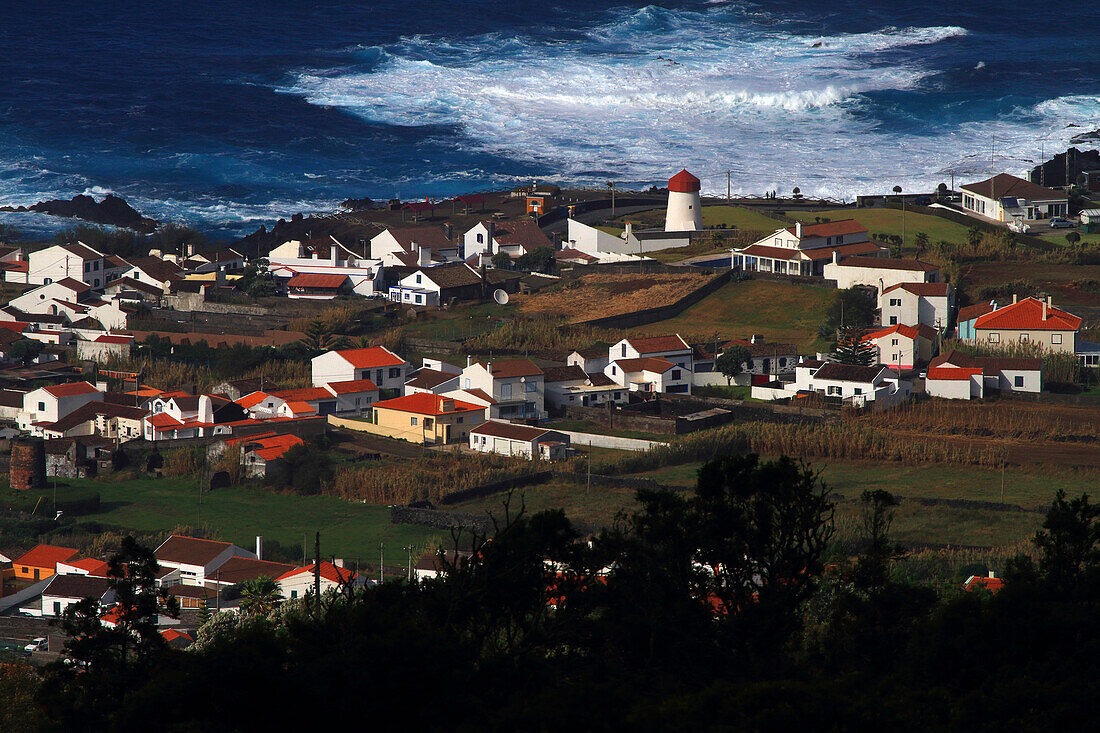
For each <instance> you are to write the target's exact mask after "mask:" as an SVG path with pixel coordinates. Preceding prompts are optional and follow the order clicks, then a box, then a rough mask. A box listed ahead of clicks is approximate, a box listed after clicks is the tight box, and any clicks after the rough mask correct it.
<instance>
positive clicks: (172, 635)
mask: <svg viewBox="0 0 1100 733" xmlns="http://www.w3.org/2000/svg"><path fill="white" fill-rule="evenodd" d="M160 635H161V636H163V637H164V640H165V641H175V640H177V639H184V640H186V641H194V639H192V638H191V635H190V634H188V633H186V632H184V631H178V630H176V629H165V630H164V631H162V632H160Z"/></svg>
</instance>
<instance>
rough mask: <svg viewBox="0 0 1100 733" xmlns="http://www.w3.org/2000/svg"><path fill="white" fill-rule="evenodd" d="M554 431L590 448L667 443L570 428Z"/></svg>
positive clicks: (642, 448)
mask: <svg viewBox="0 0 1100 733" xmlns="http://www.w3.org/2000/svg"><path fill="white" fill-rule="evenodd" d="M553 429H554V430H555V431H556V432H559V433H561V434H562V435H568V436H569V442H570V443H572V444H573V445H587V446H591V447H592V448H612V449H614V450H632V451H646V450H649V449H650V448H656V447H657V446H659V445H667V443H662V442H659V441H655V440H640V439H638V438H620V437H618V436H616V435H599V434H597V433H577V432H573V431H572V430H558V429H557V428H553Z"/></svg>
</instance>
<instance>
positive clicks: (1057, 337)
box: [1050, 333, 1062, 344]
mask: <svg viewBox="0 0 1100 733" xmlns="http://www.w3.org/2000/svg"><path fill="white" fill-rule="evenodd" d="M1050 343H1052V344H1060V343H1062V334H1060V333H1052V334H1050Z"/></svg>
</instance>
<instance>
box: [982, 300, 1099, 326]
mask: <svg viewBox="0 0 1100 733" xmlns="http://www.w3.org/2000/svg"><path fill="white" fill-rule="evenodd" d="M1043 305H1044V304H1043V301H1041V300H1039V299H1037V298H1024V299H1023V300H1021V301H1020V302H1018V303H1012V304H1011V305H1006V306H1004V307H1003V308H998V309H997V310H995V311H992V312H990V313H986V314H985V315H984V316H979V317H978V319H977V320H976V321H974V328H982V329H988V328H1007V329H1013V330H1015V329H1021V330H1029V329H1033V330H1036V331H1076V330H1077V329H1078V328H1080V327H1081V319H1080V317H1078V316H1075V315H1073V314H1072V313H1067V312H1066V311H1064V310H1061V309H1059V308H1055V307H1054V306H1049V307H1047V317H1046V319H1045V320H1044V319H1043Z"/></svg>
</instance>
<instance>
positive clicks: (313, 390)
mask: <svg viewBox="0 0 1100 733" xmlns="http://www.w3.org/2000/svg"><path fill="white" fill-rule="evenodd" d="M268 394H270V395H271V396H272V397H278V398H279V399H281V400H285V401H286V402H308V401H310V400H330V399H332V393H331V392H329V391H328V390H327V389H325V388H324V387H302V388H301V389H276V390H272V391H271V392H268Z"/></svg>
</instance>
